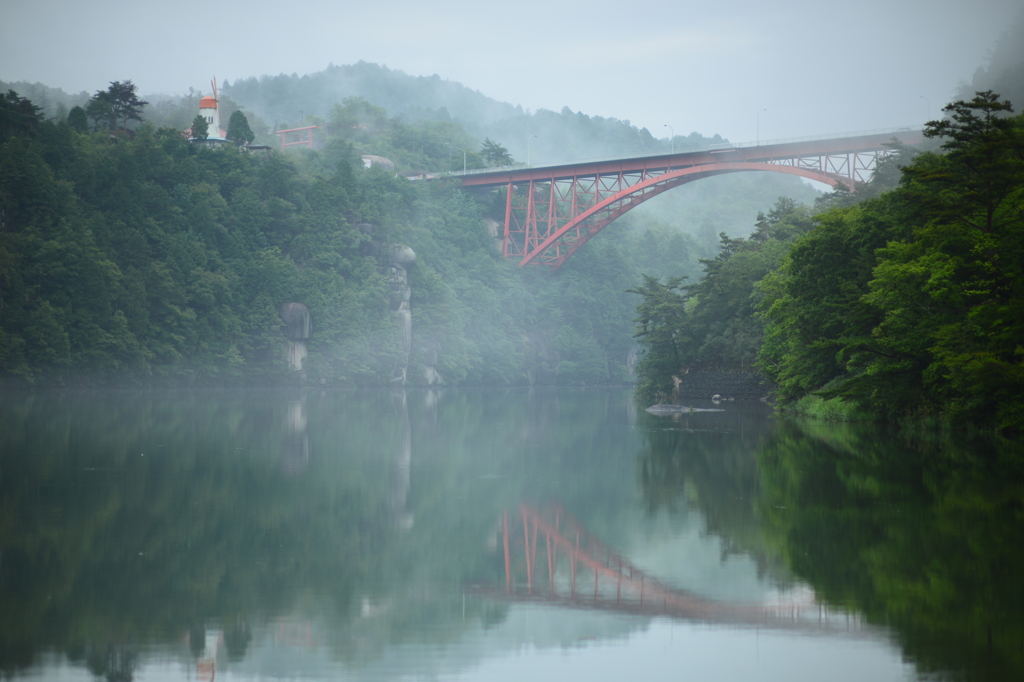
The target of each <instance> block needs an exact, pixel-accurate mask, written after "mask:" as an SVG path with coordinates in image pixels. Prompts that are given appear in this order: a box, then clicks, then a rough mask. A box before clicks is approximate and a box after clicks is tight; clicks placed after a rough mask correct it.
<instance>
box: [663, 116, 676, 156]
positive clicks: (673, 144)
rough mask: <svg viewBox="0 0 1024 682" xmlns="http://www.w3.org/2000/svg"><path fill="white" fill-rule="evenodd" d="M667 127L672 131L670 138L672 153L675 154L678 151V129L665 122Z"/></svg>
mask: <svg viewBox="0 0 1024 682" xmlns="http://www.w3.org/2000/svg"><path fill="white" fill-rule="evenodd" d="M665 127H666V128H668V131H669V132H670V133H672V137H671V138H669V143H670V144H671V149H672V153H673V154H675V153H676V129H675V128H673V127H672V126H670V125H669V124H667V123H666V124H665Z"/></svg>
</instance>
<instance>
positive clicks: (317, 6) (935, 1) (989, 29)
mask: <svg viewBox="0 0 1024 682" xmlns="http://www.w3.org/2000/svg"><path fill="white" fill-rule="evenodd" d="M1022 8H1024V0H847V1H846V2H838V1H835V0H832V1H830V0H815V1H813V2H812V1H804V0H793V1H787V0H775V1H774V2H769V1H766V0H760V1H757V2H754V1H752V0H715V1H714V2H712V1H710V0H701V1H700V2H694V1H691V0H671V1H664V2H663V1H660V0H655V1H649V2H630V1H628V0H620V1H618V2H607V1H606V0H591V1H590V2H586V1H578V2H564V1H562V0H546V1H539V2H538V1H535V0H520V1H518V2H501V3H498V2H485V1H482V0H476V1H474V2H464V1H458V0H433V1H429V2H428V1H417V2H411V1H409V0H391V1H390V2H389V1H387V0H381V1H378V2H359V3H355V2H345V1H344V0H334V1H331V0H306V1H304V2H281V1H280V0H274V1H273V2H270V1H268V0H244V1H240V0H220V1H215V2H205V3H202V2H198V3H184V4H183V3H167V2H160V3H155V2H149V1H148V0H0V79H2V80H6V81H14V80H27V81H31V82H36V81H38V82H41V83H44V84H46V85H50V86H53V87H60V88H63V89H64V90H66V91H71V92H77V91H81V90H87V91H90V92H93V91H95V90H98V89H101V88H105V87H106V86H107V85H108V84H109V82H110V81H113V80H125V79H131V80H132V81H134V82H135V83H136V84H137V85H138V86H139V90H140V92H142V93H144V94H151V93H158V92H161V93H170V94H180V93H185V92H187V91H188V89H189V87H194V88H196V89H197V90H203V91H206V90H209V81H210V78H211V77H212V76H217V78H218V79H219V80H220V81H224V80H225V79H229V80H232V81H233V80H235V79H238V78H246V77H249V76H259V75H262V74H275V75H276V74H279V73H288V74H291V73H298V74H304V73H311V72H315V71H319V70H322V69H323V68H325V67H326V66H327V65H328V64H329V63H334V64H339V65H340V64H352V63H355V62H357V61H360V60H363V61H368V62H375V63H378V64H385V65H387V66H388V67H390V68H392V69H397V70H401V71H404V72H406V73H408V74H411V75H427V76H429V75H432V74H438V75H439V76H441V77H442V78H444V79H447V80H452V81H457V82H460V83H462V84H464V85H466V86H468V87H470V88H473V89H475V90H479V91H480V92H482V93H484V94H485V95H488V96H490V97H493V98H495V99H498V100H501V101H506V102H511V103H512V104H519V105H522V106H523V107H524V108H525V109H529V110H537V109H541V108H543V109H551V110H554V111H559V110H561V109H562V107H569V108H570V109H572V110H573V111H582V112H583V113H586V114H590V115H596V116H605V117H613V118H618V119H625V120H629V121H631V122H632V123H633V124H634V125H637V126H641V127H646V128H648V129H649V130H650V131H651V133H652V134H654V135H655V136H656V137H667V135H668V132H669V128H667V127H666V125H668V126H671V127H672V129H673V130H674V131H675V133H676V134H680V135H683V134H688V133H690V132H693V131H697V132H700V133H702V134H705V135H713V134H715V133H719V134H721V135H723V136H725V137H728V138H729V139H731V140H733V141H745V140H753V139H754V138H755V137H760V139H762V140H765V139H775V138H785V137H794V136H800V135H816V134H827V133H836V132H848V131H849V132H852V131H857V130H867V129H875V128H888V127H897V126H904V125H920V124H921V123H922V122H924V121H925V120H927V118H928V117H931V118H935V117H936V116H937V115H938V113H939V109H940V108H941V107H942V106H943V105H944V104H945V103H947V102H948V101H949V99H950V96H951V94H952V92H953V90H954V88H955V87H956V85H957V83H959V82H961V81H969V80H970V78H971V75H972V74H973V73H974V71H975V69H976V68H977V67H978V66H980V65H982V64H984V63H986V59H987V57H988V54H989V52H990V50H991V48H992V46H993V45H994V43H995V41H996V39H997V38H998V37H999V35H1000V33H1001V31H1003V30H1004V29H1005V28H1006V27H1007V26H1008V25H1009V24H1010V23H1011V20H1012V19H1013V18H1014V17H1016V16H1017V15H1018V14H1019V13H1020V12H1021V11H1022ZM1017 104H1018V106H1017V109H1018V110H1020V109H1021V108H1022V107H1024V102H1022V103H1017Z"/></svg>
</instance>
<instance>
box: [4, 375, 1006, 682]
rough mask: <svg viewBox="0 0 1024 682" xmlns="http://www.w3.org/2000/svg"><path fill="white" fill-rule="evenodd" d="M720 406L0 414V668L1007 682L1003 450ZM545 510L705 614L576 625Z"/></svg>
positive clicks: (131, 407) (39, 674) (372, 406)
mask: <svg viewBox="0 0 1024 682" xmlns="http://www.w3.org/2000/svg"><path fill="white" fill-rule="evenodd" d="M700 407H713V406H712V405H711V404H710V403H709V404H707V405H701V406H700ZM718 407H720V408H721V409H722V411H720V412H698V413H694V414H689V415H684V416H683V417H681V418H679V419H670V418H664V417H652V416H650V415H647V414H645V413H643V412H642V411H640V412H639V413H638V411H637V409H636V408H635V407H634V406H633V405H632V402H631V397H630V393H629V392H628V391H627V390H620V389H609V390H604V389H586V390H582V389H578V390H569V389H559V390H555V389H547V390H526V389H523V390H507V391H503V390H497V391H496V390H486V391H485V390H451V389H446V390H444V391H440V392H438V391H432V392H427V391H416V390H409V391H405V392H401V391H396V392H387V391H359V392H356V391H353V392H327V393H320V392H306V393H299V392H292V393H289V392H272V391H266V392H262V391H254V392H248V393H243V392H195V393H185V392H181V393H174V392H163V393H161V392H157V393H150V392H138V393H133V392H106V393H40V394H31V395H29V394H7V395H3V396H2V402H0V551H2V554H0V674H2V675H7V676H11V677H14V678H19V679H20V678H25V679H67V680H77V679H83V680H90V679H110V680H114V679H135V680H178V679H182V680H185V679H210V676H211V675H212V674H214V673H215V675H216V678H215V679H217V680H258V679H276V678H286V679H297V680H307V679H308V680H319V679H342V680H363V679H366V680H394V679H405V680H420V679H424V680H526V679H530V680H567V679H592V680H618V679H623V680H625V679H629V680H633V679H644V680H669V679H673V680H674V679H681V678H684V677H685V678H688V679H717V680H821V679H828V680H867V679H870V680H903V679H914V678H916V677H918V676H923V675H938V676H939V677H941V678H946V677H949V678H953V679H958V678H961V677H967V678H971V679H1011V678H1014V677H1017V676H1018V675H1017V674H1018V673H1020V672H1021V671H1022V670H1024V667H1022V658H1024V653H1022V652H1024V627H1022V622H1024V588H1022V587H1021V583H1022V582H1024V581H1022V580H1021V577H1022V572H1021V569H1020V566H1021V559H1022V556H1021V554H1022V550H1021V544H1022V543H1021V540H1022V539H1024V507H1022V504H1021V503H1022V500H1024V494H1022V490H1024V487H1022V484H1021V480H1022V478H1024V477H1022V476H1021V467H1020V465H1019V464H1015V462H1019V461H1020V460H1021V458H1020V457H1019V455H1020V453H1019V452H1016V453H1015V452H1013V449H1014V448H1013V446H1012V444H1010V445H1006V444H1004V445H1003V446H1002V447H995V446H994V445H992V444H991V443H988V442H974V443H968V444H966V445H964V444H950V443H945V442H933V443H927V442H925V443H918V442H911V441H906V440H899V439H896V438H894V436H893V435H892V434H887V433H884V432H881V431H878V430H871V429H848V428H840V427H828V426H820V425H819V426H816V427H807V426H804V427H800V426H797V425H794V424H788V423H785V422H779V421H778V420H776V419H775V418H774V417H773V416H772V415H771V413H770V411H769V410H768V409H767V408H765V407H764V406H763V405H761V404H759V403H755V404H744V403H723V404H722V405H720V406H718ZM556 507H557V508H559V509H560V510H561V511H560V512H559V514H561V515H562V516H560V517H559V519H560V520H559V523H561V524H563V525H562V526H561V527H560V532H562V534H563V535H566V537H569V536H570V534H569V532H568V530H566V529H568V527H569V526H568V525H565V524H567V523H568V521H566V520H565V519H567V518H574V519H575V520H576V522H577V523H578V524H579V527H580V528H582V529H583V531H582V532H583V533H584V535H585V536H587V537H592V538H594V539H595V540H596V541H599V542H600V543H603V545H605V546H607V547H608V548H610V549H611V550H614V551H615V552H617V553H618V555H620V556H621V557H622V558H623V560H624V561H627V562H629V563H631V564H632V565H633V566H634V567H635V568H636V569H642V570H643V571H644V572H645V574H646V575H647V576H649V578H648V579H649V580H653V581H657V582H658V583H660V584H662V585H663V586H664V588H665V590H667V591H668V593H669V596H667V597H665V596H663V597H662V599H664V600H665V602H664V604H663V606H664V605H665V604H667V601H668V600H669V599H674V598H676V595H686V598H691V597H695V598H700V599H702V600H703V601H702V602H701V603H702V604H705V605H708V604H710V605H711V606H709V607H708V608H709V609H710V610H708V611H706V612H703V614H704V615H699V616H698V615H694V614H693V613H691V612H687V611H686V610H685V609H683V608H676V609H675V610H674V611H673V610H672V609H668V608H667V607H665V608H662V609H661V610H660V611H659V610H658V608H657V605H656V604H654V605H652V604H651V603H650V599H651V598H650V593H648V597H647V598H648V602H646V603H645V604H644V605H643V606H642V607H639V603H638V602H637V603H634V604H631V603H627V602H628V600H627V601H622V600H620V599H619V598H618V597H617V595H616V593H615V591H614V588H613V587H612V585H613V583H612V582H609V581H607V580H605V579H604V578H602V580H605V582H604V583H603V584H602V585H601V589H600V595H599V598H598V599H596V600H595V599H594V598H593V591H592V587H593V578H592V574H591V573H588V572H587V571H584V570H582V569H580V572H579V578H578V579H579V589H578V592H579V593H584V594H577V596H576V598H575V600H574V599H572V598H571V596H572V595H571V582H570V573H569V571H570V568H569V565H570V564H569V557H568V554H567V553H566V552H564V551H563V552H562V553H561V554H557V558H556V560H555V564H554V577H551V575H550V574H549V572H548V563H547V561H548V555H547V553H546V550H545V549H544V546H545V538H544V536H543V533H542V534H541V537H540V540H539V541H538V542H537V547H539V549H537V550H536V552H537V553H536V557H535V560H534V571H535V573H534V576H535V577H534V582H533V586H532V589H530V588H528V587H527V577H526V576H527V573H526V558H525V549H524V535H523V527H522V524H523V521H522V519H523V511H522V510H523V509H524V508H526V509H528V510H537V513H538V515H539V516H542V517H544V518H546V519H549V520H552V521H553V519H554V518H555V517H554V512H552V511H551V510H553V509H555V508H556ZM506 512H507V513H508V516H507V517H505V518H507V519H509V521H508V523H509V526H508V528H509V530H508V538H509V566H510V571H511V574H510V575H507V574H506V569H505V556H506V555H505V550H504V540H505V535H504V534H503V530H502V519H503V514H505V513H506ZM531 513H532V512H531ZM573 537H574V536H573ZM526 546H528V543H527V545H526ZM581 565H582V564H581ZM586 576H589V577H586ZM552 585H553V588H552ZM647 589H651V588H649V587H648V588H647ZM552 590H553V591H552ZM585 595H589V596H588V597H587V598H583V597H584V596H585ZM588 599H589V601H588ZM678 599H680V600H681V599H684V597H678ZM737 606H741V607H742V608H743V609H746V610H745V611H743V614H744V615H742V616H736V615H735V612H729V611H728V609H729V608H732V607H737ZM729 613H733V615H732V616H729V615H728V614H729ZM755 613H756V614H760V615H756V616H755V615H751V614H755ZM766 613H768V614H770V616H767V617H765V616H764V614H766ZM783 613H784V614H785V616H783V615H782V614H783Z"/></svg>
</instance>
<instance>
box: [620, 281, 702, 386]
mask: <svg viewBox="0 0 1024 682" xmlns="http://www.w3.org/2000/svg"><path fill="white" fill-rule="evenodd" d="M643 279H644V283H643V285H642V286H639V287H636V288H634V289H629V290H628V291H629V293H631V294H637V295H638V296H640V297H641V298H642V299H643V300H641V301H640V304H639V305H638V306H637V308H636V311H637V317H636V319H635V322H636V334H635V335H634V336H635V338H636V339H637V341H639V343H640V345H641V346H643V355H642V357H641V359H640V362H639V364H638V365H637V368H636V372H637V384H636V393H637V397H639V398H640V399H641V400H665V399H667V398H668V397H669V396H670V395H671V394H672V392H673V390H674V388H675V385H674V383H673V379H672V377H673V376H677V375H678V374H679V373H680V372H682V371H683V369H682V364H683V361H684V346H685V345H686V344H688V343H690V342H692V340H693V337H692V334H691V331H690V319H689V316H688V315H687V313H686V301H687V296H686V294H684V293H682V292H681V291H680V290H681V289H682V288H683V280H684V278H682V277H669V278H668V281H666V282H665V283H662V282H661V281H659V280H658V279H657V278H655V277H651V276H650V275H644V276H643Z"/></svg>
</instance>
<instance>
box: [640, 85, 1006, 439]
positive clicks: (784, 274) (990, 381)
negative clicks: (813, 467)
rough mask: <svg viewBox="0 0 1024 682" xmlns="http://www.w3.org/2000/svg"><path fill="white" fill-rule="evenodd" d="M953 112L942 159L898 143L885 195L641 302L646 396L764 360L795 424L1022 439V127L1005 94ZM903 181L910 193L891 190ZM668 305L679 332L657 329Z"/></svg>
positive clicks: (844, 200)
mask: <svg viewBox="0 0 1024 682" xmlns="http://www.w3.org/2000/svg"><path fill="white" fill-rule="evenodd" d="M945 111H946V114H947V118H945V119H944V120H942V121H932V122H930V123H929V124H928V125H927V126H926V129H925V135H926V136H927V137H929V138H935V139H937V140H941V142H942V147H941V150H938V151H935V152H925V153H922V154H919V155H917V156H913V150H909V149H907V148H905V147H902V146H900V145H898V144H896V151H897V154H896V155H894V156H892V157H890V159H889V161H888V162H887V163H886V164H885V165H884V166H883V167H882V169H881V171H882V172H880V173H877V174H876V178H875V179H874V180H873V183H872V184H871V185H869V186H867V187H864V188H859V190H860V191H859V192H858V193H857V195H850V194H849V193H847V192H845V191H842V190H841V191H839V192H837V193H834V194H833V195H832V196H829V197H826V198H825V199H824V200H823V201H822V202H820V205H819V208H824V209H825V210H823V211H822V212H820V213H818V214H817V215H815V216H814V217H813V220H812V219H811V218H810V217H809V216H806V215H805V216H801V215H800V214H798V213H794V212H792V211H787V212H783V211H781V210H780V209H781V206H780V207H777V210H776V213H775V215H772V214H769V216H768V220H767V221H764V222H765V223H766V224H767V225H769V226H771V227H772V231H768V233H767V236H766V237H763V238H759V235H760V234H761V221H759V230H758V232H755V234H754V235H753V236H752V237H751V238H750V239H748V240H729V239H726V238H724V236H723V242H722V247H721V252H720V254H719V256H718V257H717V258H716V259H714V260H705V261H702V263H703V264H704V271H705V274H704V278H703V279H702V280H701V282H699V283H698V284H695V285H691V286H689V287H684V290H685V291H686V294H685V295H677V300H675V301H668V300H667V298H666V296H667V294H666V292H665V291H663V290H662V289H664V286H663V285H660V284H658V283H657V282H651V281H648V282H647V284H646V285H645V289H643V290H638V291H637V293H640V294H641V295H643V296H644V299H645V300H644V303H643V304H642V305H641V307H640V308H639V309H638V310H639V312H640V318H639V320H638V327H637V329H638V332H637V335H638V338H639V339H640V340H641V342H642V343H644V344H645V345H646V356H645V359H644V361H643V362H642V363H641V365H640V369H641V378H640V384H639V386H640V387H641V389H646V390H648V391H649V392H652V393H658V392H662V393H664V392H667V391H668V389H669V388H670V383H668V382H669V379H670V374H671V372H685V371H686V369H687V367H688V366H689V365H692V364H695V363H701V362H713V363H723V364H731V365H732V366H733V367H741V366H744V365H746V364H748V362H749V361H748V359H747V358H748V356H749V355H751V354H756V365H757V366H758V367H759V368H760V369H761V370H762V371H763V372H764V373H765V374H766V375H767V376H768V377H769V378H770V379H771V380H773V381H774V382H775V383H776V384H777V385H778V391H777V396H778V398H779V400H780V402H781V403H782V404H783V405H785V406H790V407H791V408H792V409H794V410H795V411H797V412H804V413H808V414H819V415H822V416H826V417H827V418H851V417H853V416H855V415H861V416H868V417H873V418H877V419H884V420H898V419H902V418H907V417H912V418H939V419H943V420H948V421H950V422H952V423H954V424H974V425H981V426H987V427H989V428H995V429H1010V430H1019V429H1020V428H1021V427H1022V426H1024V350H1022V348H1024V347H1022V345H1021V343H1022V339H1024V322H1022V320H1024V271H1022V269H1024V117H1021V116H1012V115H1011V113H1012V108H1011V105H1010V103H1009V102H1006V101H1001V100H1000V99H999V97H998V96H997V95H995V94H994V93H991V92H984V93H978V94H977V96H976V97H975V98H974V99H973V100H971V101H969V102H965V101H958V102H955V103H953V104H950V105H949V106H948V107H946V109H945ZM895 167H899V168H900V170H901V174H900V177H899V185H898V186H897V187H893V188H892V189H889V190H888V191H880V189H881V185H883V184H884V183H887V182H889V181H890V180H889V179H890V178H892V177H893V175H894V174H893V173H891V171H892V170H893V169H894V168H895ZM893 179H894V178H893ZM860 195H863V196H864V197H873V198H869V199H868V200H867V201H863V203H859V204H856V205H854V201H855V199H856V198H859V196H860ZM812 225H813V229H812ZM780 233H781V234H780ZM656 285H657V286H656ZM659 287H661V288H659ZM658 302H660V303H658ZM656 304H657V305H661V306H662V312H665V311H666V310H667V311H669V312H672V313H673V314H674V317H673V316H672V315H663V316H662V318H660V320H657V321H652V320H653V318H651V317H650V316H649V315H648V314H647V312H646V308H645V306H646V307H647V308H649V307H651V306H652V305H656ZM755 310H756V311H757V314H756V315H755V314H753V313H754V312H755ZM673 311H674V312H673ZM652 325H653V326H652ZM665 339H671V341H672V343H666V342H665ZM669 366H671V371H666V370H665V368H666V367H669ZM656 368H657V369H656ZM653 371H656V372H659V373H660V374H658V375H657V376H652V375H649V374H647V373H649V372H653ZM811 394H817V395H819V396H820V397H821V398H823V399H824V400H818V399H816V398H808V397H807V396H809V395H811ZM837 399H841V401H839V402H837Z"/></svg>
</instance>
